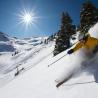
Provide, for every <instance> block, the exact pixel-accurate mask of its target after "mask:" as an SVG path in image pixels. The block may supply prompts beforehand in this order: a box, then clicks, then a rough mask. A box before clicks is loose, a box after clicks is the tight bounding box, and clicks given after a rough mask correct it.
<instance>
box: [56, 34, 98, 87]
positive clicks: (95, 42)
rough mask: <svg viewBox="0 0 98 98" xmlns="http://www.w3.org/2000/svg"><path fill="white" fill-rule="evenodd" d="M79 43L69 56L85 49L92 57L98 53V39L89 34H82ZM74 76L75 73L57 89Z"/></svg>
mask: <svg viewBox="0 0 98 98" xmlns="http://www.w3.org/2000/svg"><path fill="white" fill-rule="evenodd" d="M78 38H79V39H78V40H79V42H78V44H76V46H75V47H74V48H72V49H70V50H69V51H68V52H67V54H72V53H74V52H76V51H77V50H79V49H80V48H84V49H85V50H86V51H87V52H88V55H90V57H92V56H94V54H96V53H97V51H98V39H97V38H94V37H91V36H90V35H89V34H85V35H84V34H80V35H79V37H78ZM72 76H73V72H72V73H71V74H70V75H69V76H67V77H66V78H65V79H63V80H62V81H60V82H59V83H58V84H57V85H56V87H57V88H58V87H59V86H60V85H62V84H63V83H64V82H66V81H68V80H69V79H70V78H71V77H72Z"/></svg>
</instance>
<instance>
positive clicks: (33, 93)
mask: <svg viewBox="0 0 98 98" xmlns="http://www.w3.org/2000/svg"><path fill="white" fill-rule="evenodd" d="M93 29H94V28H93ZM91 31H92V32H93V30H91ZM96 33H98V31H96ZM92 35H93V33H92ZM42 40H43V38H30V39H29V38H28V39H23V40H20V39H14V38H13V39H12V41H13V42H12V44H13V46H14V47H15V48H16V49H17V50H18V53H16V54H15V53H14V52H11V53H9V52H8V53H6V54H2V55H0V98H98V53H97V54H96V55H95V56H94V57H92V58H88V57H87V56H86V55H85V52H84V50H83V49H80V50H79V51H77V52H75V53H73V54H71V55H68V54H67V55H66V53H67V51H68V50H66V51H64V52H62V53H60V54H58V55H57V56H55V57H53V50H54V42H50V43H49V44H44V43H41V41H42ZM32 43H34V44H32ZM36 43H37V44H36ZM35 44H36V45H35ZM64 55H66V56H64ZM62 56H64V57H63V58H62V59H60V60H59V61H58V62H56V63H53V62H55V60H58V59H59V58H61V57H62ZM5 59H6V62H5ZM51 63H53V64H52V65H51V66H50V67H48V65H50V64H51ZM17 70H18V71H19V73H17V72H18V71H17ZM71 74H72V77H71V78H70V79H69V80H68V81H67V82H66V83H64V84H62V85H61V86H60V87H59V88H56V84H57V83H58V81H62V80H63V79H65V78H67V77H68V76H70V75H71Z"/></svg>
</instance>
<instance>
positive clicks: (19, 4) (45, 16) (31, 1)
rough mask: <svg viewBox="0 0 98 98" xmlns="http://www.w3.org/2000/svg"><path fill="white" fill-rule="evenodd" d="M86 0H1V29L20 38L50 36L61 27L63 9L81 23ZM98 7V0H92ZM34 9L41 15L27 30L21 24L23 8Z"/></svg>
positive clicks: (37, 15) (76, 21)
mask: <svg viewBox="0 0 98 98" xmlns="http://www.w3.org/2000/svg"><path fill="white" fill-rule="evenodd" d="M84 1H85V0H0V31H2V32H4V33H7V34H8V35H9V36H12V37H13V36H16V37H19V38H23V37H30V36H48V35H51V34H52V33H55V32H57V31H58V30H59V28H60V19H61V14H62V12H63V11H67V12H68V13H69V14H70V16H71V18H72V19H73V23H74V24H79V14H80V9H81V5H82V3H83V2H84ZM91 1H92V2H93V3H94V4H95V5H96V4H97V5H96V7H97V8H98V1H97V0H91ZM24 8H25V9H26V10H27V11H28V10H32V9H33V10H34V13H35V16H36V17H40V18H39V19H37V20H36V21H35V25H31V26H30V27H29V28H28V29H27V30H26V29H25V26H24V24H19V21H20V20H19V16H18V14H20V12H22V11H23V9H24Z"/></svg>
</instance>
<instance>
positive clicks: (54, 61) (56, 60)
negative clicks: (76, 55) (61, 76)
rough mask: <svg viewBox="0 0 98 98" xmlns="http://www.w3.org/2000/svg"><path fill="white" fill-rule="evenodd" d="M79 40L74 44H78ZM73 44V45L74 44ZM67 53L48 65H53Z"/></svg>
mask: <svg viewBox="0 0 98 98" xmlns="http://www.w3.org/2000/svg"><path fill="white" fill-rule="evenodd" d="M78 42H79V41H77V42H75V43H74V44H73V45H75V44H77V43H78ZM73 45H72V46H73ZM66 55H67V54H65V55H63V56H62V57H60V58H59V59H57V60H56V61H54V62H53V63H51V64H49V65H48V67H50V66H51V65H53V64H54V63H56V62H57V61H59V60H60V59H62V58H63V57H64V56H66Z"/></svg>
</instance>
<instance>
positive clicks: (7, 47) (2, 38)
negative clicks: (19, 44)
mask: <svg viewBox="0 0 98 98" xmlns="http://www.w3.org/2000/svg"><path fill="white" fill-rule="evenodd" d="M14 50H15V48H14V47H13V45H12V43H11V41H10V38H9V37H8V35H6V34H5V33H2V32H0V52H13V51H14Z"/></svg>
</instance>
